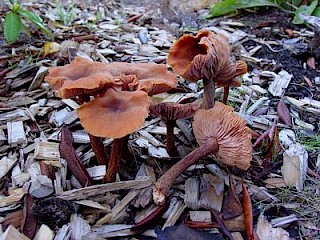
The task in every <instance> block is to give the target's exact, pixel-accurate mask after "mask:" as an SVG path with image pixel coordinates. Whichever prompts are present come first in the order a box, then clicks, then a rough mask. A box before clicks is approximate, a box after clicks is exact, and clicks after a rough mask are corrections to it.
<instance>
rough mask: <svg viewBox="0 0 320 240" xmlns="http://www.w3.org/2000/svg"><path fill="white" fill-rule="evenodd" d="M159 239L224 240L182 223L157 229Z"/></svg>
mask: <svg viewBox="0 0 320 240" xmlns="http://www.w3.org/2000/svg"><path fill="white" fill-rule="evenodd" d="M156 233H157V235H158V237H157V239H158V240H181V239H188V240H222V239H223V238H221V237H219V236H217V235H215V234H211V233H207V232H200V231H196V230H194V229H192V228H189V227H187V226H186V225H180V226H176V227H167V228H166V229H165V230H164V231H161V230H156Z"/></svg>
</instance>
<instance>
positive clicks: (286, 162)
mask: <svg viewBox="0 0 320 240" xmlns="http://www.w3.org/2000/svg"><path fill="white" fill-rule="evenodd" d="M307 170H308V152H307V151H306V150H305V149H304V147H303V146H302V145H300V144H299V143H296V144H293V145H291V146H290V147H289V149H288V150H285V152H284V154H283V165H282V167H281V173H282V176H283V179H284V181H285V183H286V184H287V185H288V186H289V187H296V188H297V190H298V191H302V190H303V184H304V181H305V179H306V175H307Z"/></svg>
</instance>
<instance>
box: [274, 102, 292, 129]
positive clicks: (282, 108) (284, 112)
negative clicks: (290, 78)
mask: <svg viewBox="0 0 320 240" xmlns="http://www.w3.org/2000/svg"><path fill="white" fill-rule="evenodd" d="M277 112H278V115H279V118H280V119H281V121H282V122H284V123H285V124H286V125H288V126H289V127H291V126H292V124H291V115H290V111H289V108H288V107H287V105H286V104H285V103H284V101H283V100H282V99H281V100H280V101H279V103H278V106H277Z"/></svg>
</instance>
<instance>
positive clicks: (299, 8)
mask: <svg viewBox="0 0 320 240" xmlns="http://www.w3.org/2000/svg"><path fill="white" fill-rule="evenodd" d="M301 2H302V1H301V0H289V1H288V0H224V1H222V2H220V3H217V4H214V5H213V6H212V7H211V9H210V14H209V15H208V18H212V17H219V16H223V15H226V14H230V13H234V12H236V11H237V10H239V9H246V8H258V7H276V8H279V9H281V10H284V11H287V12H290V13H292V14H293V15H294V19H293V21H292V22H293V23H294V24H302V23H304V21H303V20H302V19H301V18H300V16H299V14H300V13H304V14H306V15H309V16H311V15H313V16H320V7H317V5H318V0H313V1H312V2H311V3H310V5H301Z"/></svg>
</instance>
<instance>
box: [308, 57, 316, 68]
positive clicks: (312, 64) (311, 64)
mask: <svg viewBox="0 0 320 240" xmlns="http://www.w3.org/2000/svg"><path fill="white" fill-rule="evenodd" d="M307 64H308V66H309V67H310V68H311V69H316V60H315V59H314V57H309V58H308V60H307Z"/></svg>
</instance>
